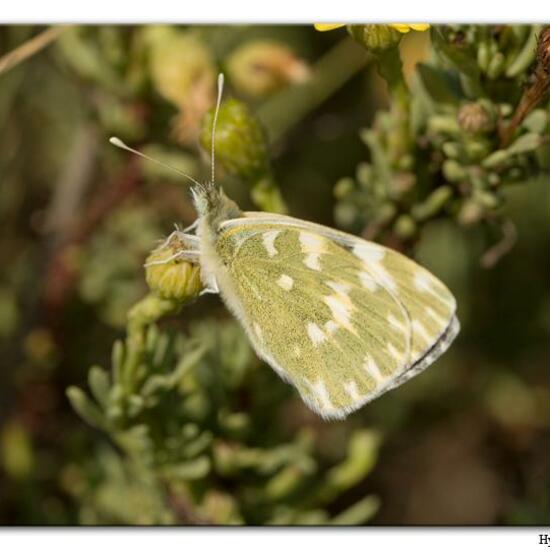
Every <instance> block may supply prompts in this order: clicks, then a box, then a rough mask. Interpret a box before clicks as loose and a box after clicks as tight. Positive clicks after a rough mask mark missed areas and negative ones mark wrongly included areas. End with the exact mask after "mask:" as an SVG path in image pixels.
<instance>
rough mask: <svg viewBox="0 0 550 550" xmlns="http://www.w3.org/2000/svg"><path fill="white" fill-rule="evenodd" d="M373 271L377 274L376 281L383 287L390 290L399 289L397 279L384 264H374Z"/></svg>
mask: <svg viewBox="0 0 550 550" xmlns="http://www.w3.org/2000/svg"><path fill="white" fill-rule="evenodd" d="M372 270H373V271H374V273H375V276H376V280H377V281H379V282H380V284H381V285H382V286H384V287H386V288H389V289H390V290H396V289H397V283H396V282H395V279H394V278H393V277H392V276H391V275H390V273H389V272H388V270H387V269H386V268H385V267H384V266H383V265H382V264H379V263H378V264H373V265H372Z"/></svg>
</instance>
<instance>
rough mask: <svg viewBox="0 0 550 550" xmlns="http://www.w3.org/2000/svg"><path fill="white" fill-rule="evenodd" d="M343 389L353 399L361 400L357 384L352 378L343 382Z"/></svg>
mask: <svg viewBox="0 0 550 550" xmlns="http://www.w3.org/2000/svg"><path fill="white" fill-rule="evenodd" d="M344 390H346V393H347V394H348V395H349V396H350V397H351V399H352V400H353V401H360V400H361V395H360V393H359V390H358V389H357V384H356V383H355V381H354V380H348V381H347V382H344Z"/></svg>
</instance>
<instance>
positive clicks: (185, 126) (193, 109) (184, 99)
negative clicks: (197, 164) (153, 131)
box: [145, 25, 217, 143]
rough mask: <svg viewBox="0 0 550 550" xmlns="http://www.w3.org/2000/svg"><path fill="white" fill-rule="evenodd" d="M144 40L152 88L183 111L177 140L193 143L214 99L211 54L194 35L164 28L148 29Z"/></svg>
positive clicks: (214, 68) (213, 67) (176, 123)
mask: <svg viewBox="0 0 550 550" xmlns="http://www.w3.org/2000/svg"><path fill="white" fill-rule="evenodd" d="M145 39H146V42H147V44H148V46H149V50H150V51H149V67H150V74H151V79H152V82H153V87H154V88H155V90H156V92H157V93H158V94H159V95H160V96H161V97H163V98H164V99H165V100H166V101H168V102H170V103H172V105H174V106H175V107H177V109H178V110H179V111H180V114H179V116H178V118H177V119H176V121H175V132H176V137H177V138H178V140H179V141H181V142H183V143H189V142H193V141H194V140H195V139H196V137H197V135H198V131H199V128H200V122H201V120H202V118H203V116H204V113H206V111H207V110H208V109H210V107H211V106H212V104H213V103H214V100H215V90H216V74H217V69H216V65H215V63H214V59H213V57H212V54H211V52H210V50H209V49H208V48H207V47H206V45H205V44H204V43H203V42H202V41H201V40H200V39H199V38H198V37H197V36H196V35H195V34H192V33H190V32H181V31H179V30H176V29H175V28H173V27H169V26H165V25H154V26H151V27H147V29H146V30H145Z"/></svg>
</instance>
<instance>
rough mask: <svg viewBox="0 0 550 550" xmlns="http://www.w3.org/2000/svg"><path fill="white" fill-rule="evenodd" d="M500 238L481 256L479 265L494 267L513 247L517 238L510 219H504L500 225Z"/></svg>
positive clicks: (488, 267) (487, 267)
mask: <svg viewBox="0 0 550 550" xmlns="http://www.w3.org/2000/svg"><path fill="white" fill-rule="evenodd" d="M500 229H501V231H502V238H501V239H500V241H498V242H497V243H496V244H495V245H493V246H492V247H491V248H489V250H486V251H485V253H484V254H483V256H482V257H481V260H480V263H481V266H482V267H484V268H485V269H490V268H492V267H494V266H495V265H496V264H497V263H498V262H499V261H500V259H501V258H502V257H503V256H506V254H508V252H510V250H512V248H513V247H514V244H515V243H516V240H517V230H516V226H515V225H514V223H513V222H511V221H510V220H504V222H503V223H502V225H501V226H500Z"/></svg>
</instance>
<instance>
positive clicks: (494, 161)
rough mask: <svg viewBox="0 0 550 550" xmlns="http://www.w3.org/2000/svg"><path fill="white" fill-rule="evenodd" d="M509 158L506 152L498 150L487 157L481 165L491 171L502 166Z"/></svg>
mask: <svg viewBox="0 0 550 550" xmlns="http://www.w3.org/2000/svg"><path fill="white" fill-rule="evenodd" d="M509 158H510V154H509V153H508V151H506V150H504V149H499V150H498V151H495V152H494V153H492V154H491V155H489V156H488V157H487V158H486V159H485V160H484V161H483V162H482V163H481V164H482V166H483V167H484V168H488V169H493V168H498V167H499V166H501V165H503V164H504V163H505V162H506V161H507V160H508V159H509Z"/></svg>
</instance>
